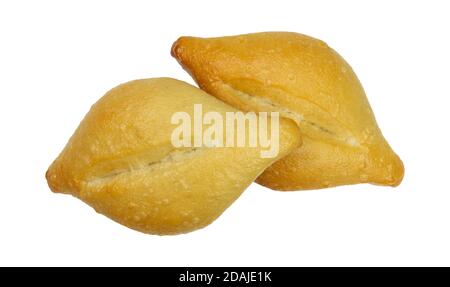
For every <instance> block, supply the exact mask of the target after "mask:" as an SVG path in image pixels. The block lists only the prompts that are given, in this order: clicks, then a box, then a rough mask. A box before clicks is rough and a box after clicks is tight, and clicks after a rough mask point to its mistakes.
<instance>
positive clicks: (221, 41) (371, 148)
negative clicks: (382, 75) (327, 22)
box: [172, 32, 404, 190]
mask: <svg viewBox="0 0 450 287" xmlns="http://www.w3.org/2000/svg"><path fill="white" fill-rule="evenodd" d="M172 55H173V56H174V57H175V58H176V59H177V60H178V61H179V63H180V64H181V65H182V66H183V67H184V69H185V70H187V71H188V72H189V73H190V74H191V75H192V76H193V78H194V79H195V80H196V81H197V83H198V84H199V86H200V87H201V88H202V89H203V90H205V91H207V92H208V93H210V94H212V95H213V96H215V97H217V98H219V99H221V100H223V101H224V102H226V103H228V104H230V105H232V106H234V107H236V108H238V109H241V110H245V111H250V110H252V111H279V112H280V113H281V114H282V115H283V116H284V117H287V118H291V119H293V120H294V121H295V122H296V123H297V124H298V125H299V127H300V130H301V132H302V136H304V144H303V145H302V146H301V147H300V148H299V149H298V150H296V151H295V152H293V153H291V154H290V155H288V156H287V157H286V158H284V159H283V160H281V161H279V162H277V163H276V164H274V165H273V166H271V167H270V168H268V169H267V170H266V171H265V172H264V173H263V174H262V175H261V176H260V177H259V178H258V179H257V182H259V183H261V184H263V185H265V186H268V187H271V188H273V189H279V190H297V189H314V188H323V187H329V186H336V185H344V184H355V183H374V184H379V185H391V186H396V185H398V184H400V182H401V180H402V178H403V174H404V167H403V163H402V161H401V160H400V158H399V157H398V156H397V155H396V154H395V153H394V152H393V151H392V149H391V148H390V146H389V145H388V143H387V142H386V140H385V139H384V137H383V135H382V134H381V131H380V130H379V128H378V126H377V123H376V121H375V117H374V115H373V112H372V110H371V107H370V105H369V103H368V101H367V98H366V95H365V93H364V90H363V88H362V86H361V84H360V82H359V80H358V78H357V77H356V75H355V73H354V72H353V70H352V68H351V67H350V66H349V65H348V64H347V63H346V62H345V60H344V59H343V58H342V57H341V56H339V54H337V53H336V52H335V51H334V50H333V49H331V48H329V47H328V46H327V45H326V44H325V43H324V42H322V41H320V40H317V39H314V38H311V37H308V36H305V35H301V34H297V33H287V32H267V33H256V34H248V35H239V36H230V37H221V38H196V37H181V38H180V39H178V40H177V41H176V42H175V43H174V45H173V47H172Z"/></svg>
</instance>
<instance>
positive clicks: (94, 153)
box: [46, 78, 300, 235]
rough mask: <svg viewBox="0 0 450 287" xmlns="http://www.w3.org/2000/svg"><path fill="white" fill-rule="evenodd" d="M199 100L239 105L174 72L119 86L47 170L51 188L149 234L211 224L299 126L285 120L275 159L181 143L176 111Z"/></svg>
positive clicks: (255, 151)
mask: <svg viewBox="0 0 450 287" xmlns="http://www.w3.org/2000/svg"><path fill="white" fill-rule="evenodd" d="M194 104H202V107H203V112H207V111H215V112H218V113H220V114H221V115H223V114H224V113H226V112H235V111H237V110H236V109H235V108H233V107H231V106H228V105H227V104H225V103H223V102H221V101H219V100H217V99H216V98H214V97H211V96H210V95H208V94H206V93H205V92H203V91H202V90H200V89H198V88H195V87H193V86H191V85H189V84H187V83H184V82H181V81H177V80H174V79H169V78H158V79H146V80H137V81H132V82H129V83H126V84H122V85H120V86H118V87H116V88H114V89H112V90H111V91H109V92H108V93H107V94H106V95H105V96H104V97H102V98H101V99H100V100H99V101H98V102H97V103H96V104H95V105H93V106H92V108H91V110H90V111H89V113H88V114H87V115H86V117H85V118H84V119H83V121H82V122H81V124H80V125H79V127H78V128H77V130H76V131H75V133H74V135H73V136H72V137H71V139H70V140H69V142H68V144H67V146H66V147H65V148H64V150H63V151H62V152H61V154H60V155H59V157H58V158H57V159H56V160H55V161H54V162H53V164H52V165H51V166H50V168H49V169H48V171H47V174H46V177H47V181H48V184H49V186H50V188H51V190H52V191H54V192H60V193H67V194H72V195H74V196H76V197H78V198H80V199H81V200H82V201H84V202H86V203H87V204H89V205H91V206H92V207H93V208H94V209H95V210H96V211H97V212H99V213H102V214H104V215H106V216H108V217H110V218H111V219H113V220H115V221H117V222H119V223H121V224H123V225H126V226H128V227H130V228H133V229H136V230H139V231H142V232H145V233H151V234H161V235H162V234H178V233H185V232H189V231H193V230H196V229H198V228H201V227H204V226H206V225H208V224H210V223H211V222H212V221H213V220H214V219H216V218H217V217H218V216H219V215H220V214H221V213H222V212H223V211H224V210H225V209H226V208H227V207H228V206H229V205H230V204H231V203H232V202H233V201H234V200H236V198H238V197H239V195H240V194H241V193H242V192H243V191H244V189H245V188H246V187H247V186H248V185H250V184H251V183H252V181H254V180H255V178H256V177H257V176H258V175H259V174H260V173H261V172H262V171H263V170H264V169H265V168H267V167H268V166H269V165H271V164H272V163H273V162H274V161H276V160H277V159H279V158H281V157H282V156H284V155H286V154H288V153H289V152H291V151H292V150H293V149H295V148H297V147H298V146H299V145H300V140H299V131H298V127H297V126H296V125H295V123H293V122H292V121H290V120H284V119H282V120H280V148H279V153H278V156H277V157H275V158H261V156H260V151H261V147H260V146H258V147H234V148H233V147H222V148H214V147H212V148H207V147H192V148H190V147H178V148H176V147H174V146H173V144H172V142H171V134H172V132H173V130H174V128H175V127H176V126H175V125H174V124H172V123H171V117H172V115H173V114H174V113H175V112H180V111H184V112H186V113H188V114H189V115H192V114H193V105H194ZM192 116H193V115H192Z"/></svg>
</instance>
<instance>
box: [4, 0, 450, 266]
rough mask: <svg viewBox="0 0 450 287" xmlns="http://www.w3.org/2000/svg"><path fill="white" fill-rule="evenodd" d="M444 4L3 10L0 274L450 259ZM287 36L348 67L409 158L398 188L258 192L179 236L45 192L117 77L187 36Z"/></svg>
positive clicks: (168, 62) (131, 4) (168, 64)
mask: <svg viewBox="0 0 450 287" xmlns="http://www.w3.org/2000/svg"><path fill="white" fill-rule="evenodd" d="M449 14H450V6H449V4H448V1H421V2H416V1H371V2H369V1H311V2H301V1H280V0H277V1H270V2H269V1H243V0H239V1H230V0H227V1H220V2H219V1H194V0H191V1H178V2H174V1H159V2H157V1H120V2H119V1H111V0H109V1H27V2H25V1H2V2H1V4H0V96H1V113H0V125H1V130H0V133H1V142H0V145H1V149H0V153H1V154H0V156H1V157H0V160H1V165H0V172H1V173H0V174H1V181H0V265H19V266H23V265H44V266H45V265H63V266H79V265H89V266H98V265H126V266H135V265H146V266H147V265H148V266H199V265H200V266H202V265H213V266H224V265H225V266H228V265H241V266H249V265H250V266H251V265H257V266H261V265H269V266H355V265H356V266H380V265H382V266H385V265H387V266H403V265H406V266H414V265H426V266H430V265H450V246H449V244H450V228H449V227H450V224H449V223H450V222H449V221H450V194H449V192H450V188H449V180H448V179H449V177H450V175H449V166H450V165H449V162H450V158H449V154H450V152H449V148H450V140H449V139H450V138H449V134H448V132H449V123H450V121H449V117H450V116H449V113H450V112H449V104H450V88H449V82H450V73H449V67H450V56H449V52H450V30H449V27H450V20H449V19H450V16H449ZM273 30H278V31H295V32H300V33H304V34H307V35H311V36H314V37H317V38H320V39H322V40H324V41H326V42H327V43H328V44H329V45H330V46H331V47H333V48H335V49H336V50H337V51H338V52H339V53H341V55H343V56H344V58H346V59H347V61H348V62H349V63H350V64H351V65H352V66H353V68H354V70H355V71H356V73H357V74H358V76H359V78H360V80H361V81H362V83H363V85H364V87H365V89H366V92H367V95H368V97H369V100H370V102H371V104H372V107H373V109H374V111H375V114H376V116H377V119H378V123H379V125H380V127H381V129H382V130H383V132H384V135H385V136H386V138H387V139H388V140H389V142H390V144H391V145H392V146H393V148H394V149H395V150H396V151H397V152H398V154H399V155H400V156H401V157H402V159H403V161H404V163H405V166H406V175H405V179H404V181H403V183H402V184H401V186H399V187H398V188H395V189H393V188H389V187H378V186H371V185H355V186H346V187H339V188H331V189H326V190H315V191H303V192H291V193H281V192H276V191H271V190H268V189H266V188H263V187H261V186H259V185H257V184H253V185H252V186H251V187H250V188H249V189H248V190H247V191H246V192H244V194H243V195H242V197H241V198H240V199H239V200H237V201H236V202H235V204H233V205H232V206H231V207H230V208H229V209H228V210H227V211H226V212H225V213H224V214H223V215H222V216H221V217H220V218H219V219H218V220H217V221H216V222H214V223H213V224H212V225H210V226H208V227H206V228H205V229H203V230H200V231H196V232H193V233H190V234H187V235H181V236H172V237H167V236H166V237H158V236H151V235H145V234H141V233H138V232H136V231H132V230H129V229H127V228H125V227H123V226H121V225H119V224H116V223H114V222H113V221H111V220H109V219H107V218H106V217H104V216H101V215H97V214H96V213H95V212H94V211H93V209H91V208H90V207H89V206H87V205H85V204H83V203H82V202H81V201H79V200H77V199H75V198H73V197H71V196H68V195H59V194H53V193H52V192H50V190H49V188H48V187H47V184H46V181H45V178H44V174H45V171H46V169H47V167H48V165H49V164H50V163H51V162H52V161H53V159H54V158H55V157H56V156H57V155H58V153H59V152H60V151H61V149H62V148H63V147H64V145H65V143H66V141H67V140H68V138H69V137H70V135H71V134H72V133H73V131H74V129H75V128H76V127H77V125H78V123H79V121H80V120H81V119H82V117H83V116H84V114H85V113H86V112H87V111H88V109H89V107H90V105H91V104H93V103H94V102H95V101H96V100H97V99H98V98H99V97H101V96H102V95H103V94H104V93H105V92H106V91H107V90H109V89H110V88H112V87H114V86H116V85H117V84H119V83H122V82H125V81H128V80H133V79H137V78H147V77H160V76H168V77H174V78H178V79H182V80H185V81H188V82H190V83H193V81H192V80H191V78H190V77H189V76H188V75H187V74H186V73H185V72H184V71H183V70H182V69H181V68H180V67H179V65H178V63H177V62H176V61H175V60H174V59H173V58H172V57H171V56H170V47H171V44H172V42H173V41H175V40H176V39H177V38H178V37H179V36H181V35H193V36H203V37H209V36H223V35H233V34H242V33H249V32H258V31H273Z"/></svg>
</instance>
